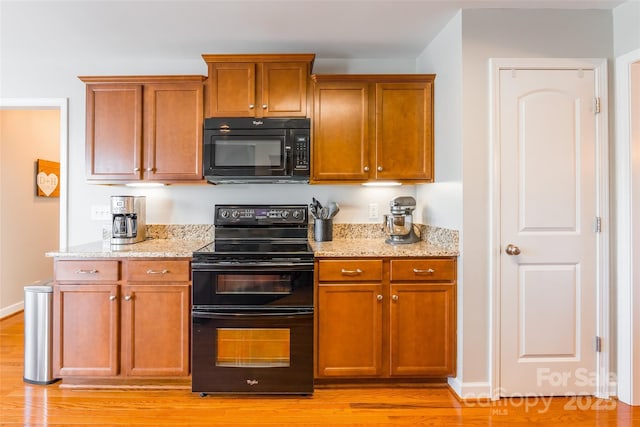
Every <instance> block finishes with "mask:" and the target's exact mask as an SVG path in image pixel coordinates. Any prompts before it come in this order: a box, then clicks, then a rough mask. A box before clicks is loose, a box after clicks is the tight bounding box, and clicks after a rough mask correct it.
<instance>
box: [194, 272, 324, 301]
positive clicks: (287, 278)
mask: <svg viewBox="0 0 640 427" xmlns="http://www.w3.org/2000/svg"><path fill="white" fill-rule="evenodd" d="M192 292H193V305H194V306H210V305H216V306H230V305H232V306H244V307H249V306H279V307H284V306H289V307H306V306H313V271H312V270H302V271H283V270H281V269H276V270H273V269H269V270H266V271H264V270H261V269H258V270H257V271H251V270H250V269H244V268H241V269H240V270H239V271H215V272H214V271H194V272H193V287H192Z"/></svg>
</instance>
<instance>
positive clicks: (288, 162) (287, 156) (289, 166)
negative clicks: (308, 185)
mask: <svg viewBox="0 0 640 427" xmlns="http://www.w3.org/2000/svg"><path fill="white" fill-rule="evenodd" d="M289 171H293V156H292V155H291V147H290V146H288V145H285V147H284V175H285V176H289V173H290V172H289Z"/></svg>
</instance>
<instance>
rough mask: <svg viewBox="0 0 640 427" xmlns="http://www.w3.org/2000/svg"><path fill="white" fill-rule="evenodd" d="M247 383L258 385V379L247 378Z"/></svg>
mask: <svg viewBox="0 0 640 427" xmlns="http://www.w3.org/2000/svg"><path fill="white" fill-rule="evenodd" d="M247 384H249V385H258V380H247Z"/></svg>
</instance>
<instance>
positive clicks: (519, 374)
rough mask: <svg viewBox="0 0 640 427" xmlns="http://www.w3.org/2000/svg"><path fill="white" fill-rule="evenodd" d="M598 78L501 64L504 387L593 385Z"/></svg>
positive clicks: (566, 389)
mask: <svg viewBox="0 0 640 427" xmlns="http://www.w3.org/2000/svg"><path fill="white" fill-rule="evenodd" d="M594 81H595V77H594V71H593V70H578V69H576V70H571V69H567V70H564V69H548V70H545V69H530V70H527V69H518V70H500V72H499V107H498V108H499V124H498V126H497V128H498V131H499V138H500V165H499V167H500V186H499V200H500V218H501V224H500V271H499V274H500V278H499V280H500V305H499V310H500V337H499V339H500V355H499V356H500V390H499V391H500V395H501V396H515V395H527V394H535V395H544V396H549V395H556V396H557V395H568V394H575V393H586V394H594V393H595V390H596V352H595V348H594V339H595V336H596V321H597V307H596V301H597V287H596V277H597V256H596V250H597V247H596V242H597V235H596V229H595V227H596V216H597V203H596V189H597V182H596V170H595V169H596V127H595V126H596V118H595V117H596V114H595V111H594V100H595V83H594ZM510 245H511V246H510Z"/></svg>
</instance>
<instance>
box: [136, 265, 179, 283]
mask: <svg viewBox="0 0 640 427" xmlns="http://www.w3.org/2000/svg"><path fill="white" fill-rule="evenodd" d="M127 280H129V281H132V282H149V281H151V282H188V281H189V280H190V270H189V261H153V260H151V261H144V260H134V261H131V260H129V261H127Z"/></svg>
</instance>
